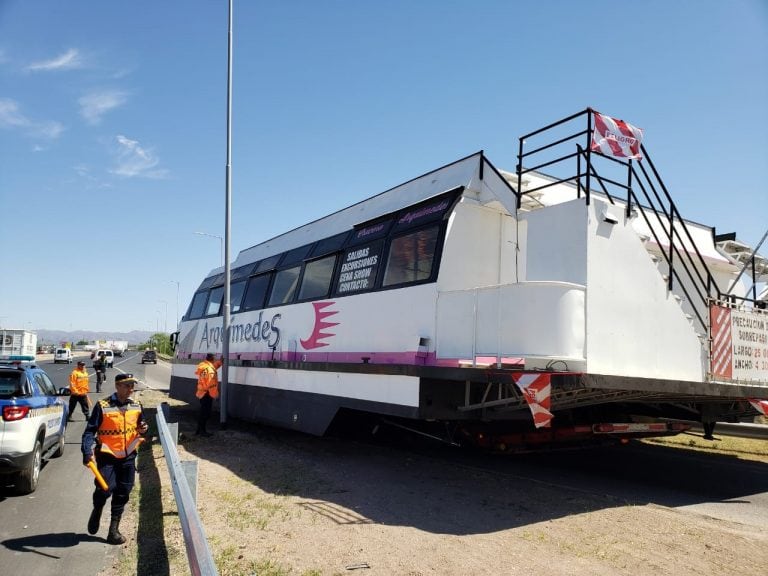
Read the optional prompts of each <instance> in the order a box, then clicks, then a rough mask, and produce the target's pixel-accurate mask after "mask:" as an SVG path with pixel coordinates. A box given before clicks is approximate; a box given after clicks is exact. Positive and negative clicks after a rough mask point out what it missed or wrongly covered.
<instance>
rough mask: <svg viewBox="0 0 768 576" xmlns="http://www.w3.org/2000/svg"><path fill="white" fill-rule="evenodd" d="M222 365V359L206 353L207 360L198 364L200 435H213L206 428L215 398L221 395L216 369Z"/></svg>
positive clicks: (197, 392) (198, 430)
mask: <svg viewBox="0 0 768 576" xmlns="http://www.w3.org/2000/svg"><path fill="white" fill-rule="evenodd" d="M220 367H221V360H220V359H219V360H216V357H215V356H214V355H213V354H206V355H205V360H203V361H202V362H200V364H198V365H197V369H196V370H195V375H196V376H197V391H196V392H195V396H197V397H198V398H199V399H200V416H199V417H198V419H197V431H196V432H195V434H197V435H198V436H211V434H210V433H209V432H208V431H207V430H206V425H207V424H208V418H210V417H211V411H212V410H213V400H214V398H218V397H219V377H218V375H217V374H216V371H217V370H218V369H219V368H220Z"/></svg>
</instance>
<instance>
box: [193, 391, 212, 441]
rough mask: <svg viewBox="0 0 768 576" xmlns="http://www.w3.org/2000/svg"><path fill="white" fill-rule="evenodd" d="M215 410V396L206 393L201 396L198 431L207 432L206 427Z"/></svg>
mask: <svg viewBox="0 0 768 576" xmlns="http://www.w3.org/2000/svg"><path fill="white" fill-rule="evenodd" d="M212 411H213V398H211V396H210V395H209V394H208V392H206V393H205V396H203V397H202V398H200V416H199V417H198V419H197V432H198V433H200V432H205V431H206V430H205V427H206V425H207V424H208V419H209V418H210V417H211V412H212Z"/></svg>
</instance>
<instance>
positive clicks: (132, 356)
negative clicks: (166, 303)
mask: <svg viewBox="0 0 768 576" xmlns="http://www.w3.org/2000/svg"><path fill="white" fill-rule="evenodd" d="M83 354H84V353H80V355H79V356H78V358H76V361H77V359H81V358H82V359H84V360H85V361H86V366H87V367H88V369H89V370H88V371H89V374H91V375H92V377H91V390H92V391H94V392H92V393H91V394H90V395H89V396H90V398H91V401H92V402H93V401H95V400H97V399H98V398H102V397H104V396H107V395H108V394H110V393H111V392H112V391H113V390H114V384H113V383H114V377H115V375H116V374H118V373H120V372H131V373H133V374H134V376H135V377H136V378H137V379H138V380H139V382H140V385H139V387H138V388H141V386H142V384H141V383H145V382H147V381H150V382H156V381H158V380H159V381H163V382H165V383H166V384H165V385H166V386H167V382H168V375H169V373H170V370H169V367H168V365H167V364H163V363H162V362H160V363H158V365H157V366H155V365H154V364H147V365H142V364H141V362H140V360H141V356H140V355H139V354H137V353H136V352H127V353H126V355H125V356H124V357H123V358H116V360H115V365H114V367H113V368H112V369H109V370H108V371H107V377H108V380H107V382H106V383H105V385H104V386H103V387H102V391H101V393H99V394H96V393H95V390H96V378H95V376H93V368H92V367H91V362H90V360H89V358H88V356H87V355H83ZM37 361H38V364H39V365H40V366H41V367H42V368H43V369H44V370H45V371H46V372H47V373H48V375H49V376H50V377H51V379H52V380H53V383H54V384H55V385H56V387H57V388H60V387H66V386H68V385H69V374H70V372H71V371H72V369H73V367H74V366H75V364H74V363H73V364H54V363H53V360H52V358H51V357H50V356H43V355H41V356H39V357H38V359H37ZM158 376H160V377H159V378H158ZM74 419H75V421H74V422H72V423H71V424H70V425H69V426H68V428H67V436H66V446H65V448H64V455H63V456H62V457H61V458H55V459H52V460H50V461H49V462H48V463H47V464H46V465H45V466H44V467H43V469H42V471H41V472H40V482H39V486H38V488H37V490H36V491H35V492H33V493H32V494H30V495H28V496H16V495H14V494H13V491H12V490H11V489H8V488H0V573H2V574H18V575H24V576H48V575H54V574H55V575H60V574H98V573H99V572H100V571H101V570H102V569H104V568H105V567H106V566H108V565H111V564H112V562H113V560H114V559H115V558H116V556H117V554H118V552H119V550H120V547H119V546H112V545H110V544H107V543H106V534H107V528H108V523H109V511H108V510H105V514H104V516H103V517H102V526H101V530H100V531H99V533H98V534H96V535H95V536H91V535H89V534H88V533H87V531H86V529H85V526H86V524H87V522H88V516H89V515H90V512H91V508H92V505H91V494H92V493H93V476H92V475H91V474H90V472H89V471H88V470H87V469H86V468H85V467H84V466H83V464H82V457H81V455H80V438H81V436H82V433H83V429H84V427H85V419H84V416H83V413H82V411H81V410H80V407H79V406H77V407H76V408H75V414H74Z"/></svg>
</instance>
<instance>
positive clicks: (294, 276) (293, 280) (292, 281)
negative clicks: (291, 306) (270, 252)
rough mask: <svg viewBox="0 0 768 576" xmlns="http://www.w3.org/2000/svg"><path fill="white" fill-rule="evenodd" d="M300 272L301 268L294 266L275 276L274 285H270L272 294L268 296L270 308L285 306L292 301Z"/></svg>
mask: <svg viewBox="0 0 768 576" xmlns="http://www.w3.org/2000/svg"><path fill="white" fill-rule="evenodd" d="M300 271H301V266H294V267H293V268H288V269H287V270H280V272H278V273H277V274H275V283H274V284H273V285H272V292H271V294H270V295H269V305H270V306H275V305H277V304H287V303H289V302H290V301H291V300H293V295H294V294H295V293H296V284H297V282H298V281H299V272H300Z"/></svg>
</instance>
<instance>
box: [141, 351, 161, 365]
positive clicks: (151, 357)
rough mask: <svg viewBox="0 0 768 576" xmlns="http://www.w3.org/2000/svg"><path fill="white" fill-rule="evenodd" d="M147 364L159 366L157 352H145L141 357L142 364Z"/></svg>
mask: <svg viewBox="0 0 768 576" xmlns="http://www.w3.org/2000/svg"><path fill="white" fill-rule="evenodd" d="M147 362H152V364H157V352H155V351H154V350H145V351H144V354H142V355H141V363H142V364H145V363H147Z"/></svg>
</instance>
